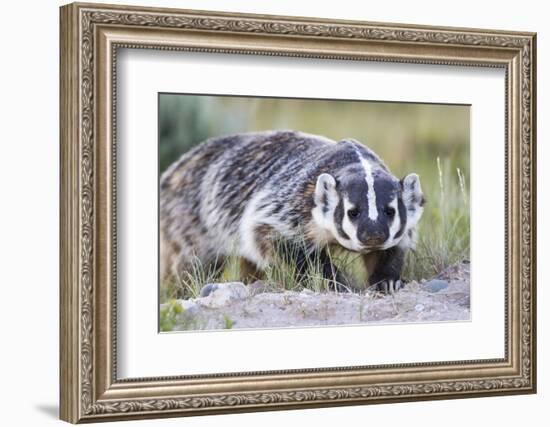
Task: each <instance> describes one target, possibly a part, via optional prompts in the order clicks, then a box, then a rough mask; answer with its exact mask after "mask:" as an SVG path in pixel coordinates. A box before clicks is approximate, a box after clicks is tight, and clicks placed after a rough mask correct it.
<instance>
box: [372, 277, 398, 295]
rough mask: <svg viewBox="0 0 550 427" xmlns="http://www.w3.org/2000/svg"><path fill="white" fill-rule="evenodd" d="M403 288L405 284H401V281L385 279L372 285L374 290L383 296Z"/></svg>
mask: <svg viewBox="0 0 550 427" xmlns="http://www.w3.org/2000/svg"><path fill="white" fill-rule="evenodd" d="M404 287H405V282H403V281H402V280H401V279H397V280H392V279H387V280H382V281H380V282H378V283H375V284H374V289H375V290H376V291H378V292H380V293H382V294H385V295H387V294H393V293H395V292H397V291H398V290H399V289H402V288H404Z"/></svg>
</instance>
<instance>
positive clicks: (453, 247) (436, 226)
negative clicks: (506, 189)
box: [159, 95, 470, 323]
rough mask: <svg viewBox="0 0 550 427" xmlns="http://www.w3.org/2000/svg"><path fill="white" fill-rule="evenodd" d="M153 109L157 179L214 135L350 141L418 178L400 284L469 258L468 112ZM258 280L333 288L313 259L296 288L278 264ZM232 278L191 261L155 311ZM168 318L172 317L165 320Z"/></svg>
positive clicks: (345, 261) (330, 107) (353, 269)
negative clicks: (287, 134) (414, 219)
mask: <svg viewBox="0 0 550 427" xmlns="http://www.w3.org/2000/svg"><path fill="white" fill-rule="evenodd" d="M159 108H160V114H159V116H160V146H159V161H160V170H161V172H162V171H164V170H165V169H166V167H168V166H169V165H170V164H171V163H172V162H173V161H174V160H176V159H177V158H178V157H179V156H180V155H181V154H183V153H184V152H185V151H187V150H188V149H190V148H191V147H193V146H194V145H196V144H198V143H200V142H202V141H203V140H204V139H206V138H207V137H209V136H214V135H223V134H231V133H238V132H246V131H255V130H265V129H297V130H301V131H304V132H310V133H315V134H320V135H324V136H327V137H329V138H332V139H334V140H339V139H342V138H345V137H353V138H355V139H357V140H359V141H361V142H363V143H366V144H367V145H368V146H369V147H370V148H372V149H373V150H374V151H375V152H376V153H377V154H378V155H380V157H381V158H382V159H383V160H384V161H385V163H386V164H387V165H388V167H389V168H390V170H392V172H393V173H394V174H395V175H396V176H405V175H406V174H408V173H410V172H416V173H418V174H419V175H420V180H421V184H422V188H423V191H424V194H425V196H426V198H427V204H426V206H425V209H424V215H423V217H422V219H421V221H420V226H419V239H418V242H417V246H416V249H415V250H414V251H410V252H409V255H408V257H407V260H406V265H405V269H404V274H403V276H404V278H405V279H406V280H419V279H421V278H429V277H432V276H433V275H435V274H437V273H439V272H440V271H441V270H443V269H444V268H446V267H449V266H451V265H454V264H456V263H458V262H460V261H462V260H465V259H468V258H469V252H470V202H469V176H470V165H469V157H470V155H469V107H467V106H457V105H429V104H407V103H381V102H354V101H330V102H327V101H323V100H318V101H309V100H282V99H258V98H244V97H242V98H239V97H214V96H188V95H161V97H160V103H159ZM330 256H331V257H332V259H333V262H334V263H335V265H337V266H338V267H339V268H340V269H341V270H343V271H344V272H345V273H346V275H347V276H349V277H352V278H354V279H355V282H356V285H357V286H364V283H366V280H367V276H366V274H365V272H364V271H363V266H362V263H361V260H360V257H359V256H358V255H357V254H354V253H351V252H347V251H344V250H337V251H336V252H334V253H331V254H330ZM220 271H221V274H220ZM265 276H266V277H265V280H266V281H267V282H268V283H271V284H274V285H277V286H279V287H281V288H284V289H299V288H301V287H306V288H308V289H311V290H313V291H316V292H319V291H326V290H328V289H331V283H330V281H327V280H325V279H323V277H322V275H321V268H320V265H319V262H318V261H315V260H311V261H309V262H308V265H307V268H306V270H305V272H304V274H303V276H302V277H301V280H297V277H296V273H295V271H294V268H292V266H291V265H290V263H289V262H287V261H285V260H283V259H279V260H278V261H277V262H276V263H274V264H273V265H272V266H270V267H269V268H268V269H267V271H266V272H265ZM239 277H240V275H239V260H238V259H236V258H234V257H231V258H229V259H228V260H227V261H226V263H225V265H224V267H223V268H222V270H219V269H217V270H215V269H213V268H207V267H205V266H202V265H200V262H198V261H197V262H196V263H194V265H193V268H192V269H191V271H190V272H187V273H184V276H183V277H179V278H178V279H177V280H176V281H175V282H174V283H163V284H162V285H161V293H160V297H161V298H160V299H161V303H164V302H166V301H169V300H170V299H171V298H176V297H181V296H182V295H183V296H185V297H186V298H188V297H197V296H198V295H199V293H200V289H201V288H202V286H204V284H206V283H208V282H214V281H218V282H219V281H235V280H239ZM166 316H168V317H167V318H168V319H169V318H170V314H169V312H167V314H166ZM161 317H162V312H161ZM161 323H162V319H161Z"/></svg>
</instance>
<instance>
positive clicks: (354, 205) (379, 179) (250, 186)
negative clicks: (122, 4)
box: [159, 131, 424, 293]
mask: <svg viewBox="0 0 550 427" xmlns="http://www.w3.org/2000/svg"><path fill="white" fill-rule="evenodd" d="M423 205H424V196H423V193H422V189H421V186H420V180H419V177H418V175H417V174H415V173H411V174H409V175H407V176H405V177H404V178H403V179H401V180H400V179H397V178H396V177H395V176H393V175H392V174H391V173H390V171H389V169H388V168H387V167H386V165H385V164H384V163H383V162H382V160H381V159H380V158H379V157H378V156H377V155H376V154H375V153H374V152H373V151H372V150H370V149H369V148H367V147H366V146H365V145H363V144H361V143H359V142H357V141H356V140H354V139H349V138H348V139H343V140H341V141H339V142H336V141H333V140H330V139H328V138H325V137H323V136H317V135H311V134H307V133H303V132H297V131H264V132H254V133H243V134H236V135H231V136H222V137H216V138H211V139H208V140H206V141H205V142H203V143H201V144H199V145H197V146H196V147H194V148H193V149H191V150H190V151H188V152H187V153H185V154H184V155H183V156H182V157H181V158H180V159H179V160H177V161H176V162H174V163H173V164H172V165H171V166H169V168H168V169H167V170H166V171H165V172H164V173H163V174H162V176H161V179H160V208H159V214H160V275H161V280H175V279H177V278H178V277H181V275H182V273H183V272H185V271H190V269H192V266H193V262H196V260H198V261H199V262H200V264H201V265H202V266H208V268H212V269H213V270H215V269H221V268H222V266H223V263H224V261H225V259H226V257H228V256H235V255H236V256H238V257H240V258H241V274H242V275H243V277H242V279H243V281H245V282H247V281H251V280H255V279H257V278H260V277H261V274H262V272H263V271H265V269H266V268H268V267H269V266H270V265H271V264H272V263H273V262H274V260H275V259H276V257H277V256H279V255H280V253H279V252H281V247H282V248H284V247H285V245H280V244H277V245H276V244H275V243H274V242H294V241H302V242H305V244H304V245H302V246H301V248H302V249H300V250H299V252H298V253H294V255H293V256H292V258H293V260H291V261H293V262H294V264H295V268H296V273H297V277H299V274H302V273H303V271H304V269H305V266H306V265H307V263H308V260H310V259H311V258H312V257H317V258H316V259H317V260H319V262H320V265H321V267H322V268H321V271H322V274H323V276H324V277H325V278H326V279H327V280H329V281H330V282H331V283H334V284H336V285H337V289H347V290H349V289H350V286H352V285H351V284H350V281H349V278H347V277H346V275H345V274H344V273H343V272H341V271H339V270H338V268H337V267H336V266H335V265H333V263H332V261H331V257H330V256H329V250H330V248H331V247H332V246H334V245H336V246H340V247H342V248H344V249H347V250H349V251H353V252H356V253H358V254H360V256H361V258H362V260H363V262H364V265H365V268H366V270H367V272H368V287H369V288H371V289H376V290H378V291H380V292H382V293H388V292H394V291H397V290H398V289H400V288H401V287H402V286H403V281H402V280H401V270H402V267H403V264H404V259H405V254H406V252H407V251H408V250H409V249H411V248H413V247H414V244H415V241H416V233H417V231H416V230H417V224H418V222H419V220H420V217H421V216H422V211H423Z"/></svg>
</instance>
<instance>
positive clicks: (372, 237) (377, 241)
mask: <svg viewBox="0 0 550 427" xmlns="http://www.w3.org/2000/svg"><path fill="white" fill-rule="evenodd" d="M384 240H385V239H384V234H383V233H379V232H375V233H370V234H369V235H368V236H367V238H366V239H365V242H366V243H367V245H368V246H378V245H381V244H382V243H384Z"/></svg>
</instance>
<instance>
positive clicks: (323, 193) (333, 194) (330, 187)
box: [314, 173, 338, 212]
mask: <svg viewBox="0 0 550 427" xmlns="http://www.w3.org/2000/svg"><path fill="white" fill-rule="evenodd" d="M314 199H315V206H320V207H321V208H322V209H323V212H328V211H330V210H331V209H333V208H335V207H336V205H337V204H338V193H337V191H336V180H335V179H334V177H333V176H332V175H330V174H328V173H322V174H321V175H319V176H318V177H317V184H315V197H314Z"/></svg>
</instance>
